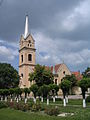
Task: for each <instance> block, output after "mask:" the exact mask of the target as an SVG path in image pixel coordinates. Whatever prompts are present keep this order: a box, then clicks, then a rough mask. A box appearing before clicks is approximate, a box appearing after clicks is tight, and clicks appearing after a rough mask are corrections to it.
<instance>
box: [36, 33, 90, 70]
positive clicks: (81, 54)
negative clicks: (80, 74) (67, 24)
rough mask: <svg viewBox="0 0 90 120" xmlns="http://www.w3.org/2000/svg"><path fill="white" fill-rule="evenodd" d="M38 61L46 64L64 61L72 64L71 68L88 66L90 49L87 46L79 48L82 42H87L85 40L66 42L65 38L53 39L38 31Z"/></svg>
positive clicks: (69, 64)
mask: <svg viewBox="0 0 90 120" xmlns="http://www.w3.org/2000/svg"><path fill="white" fill-rule="evenodd" d="M34 37H35V38H37V40H36V49H37V52H36V61H37V63H41V64H45V65H55V64H58V63H62V62H63V61H64V62H65V63H66V64H67V65H68V66H70V69H71V70H72V68H74V69H75V67H77V66H78V67H77V68H78V69H79V70H80V69H81V66H83V67H86V66H88V65H89V64H90V49H88V48H86V47H85V46H82V47H80V49H79V48H78V47H79V46H80V45H81V44H87V42H85V41H83V43H82V41H77V42H75V41H72V42H71V41H69V42H70V44H69V43H66V41H65V40H64V39H60V40H57V39H54V40H53V39H51V38H49V37H47V36H45V35H43V33H36V34H34ZM76 49H77V50H76Z"/></svg>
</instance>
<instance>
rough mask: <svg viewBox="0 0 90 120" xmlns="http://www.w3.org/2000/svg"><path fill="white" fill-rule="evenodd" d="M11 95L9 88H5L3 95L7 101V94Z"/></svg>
mask: <svg viewBox="0 0 90 120" xmlns="http://www.w3.org/2000/svg"><path fill="white" fill-rule="evenodd" d="M8 95H9V89H3V96H4V98H5V102H7V96H8Z"/></svg>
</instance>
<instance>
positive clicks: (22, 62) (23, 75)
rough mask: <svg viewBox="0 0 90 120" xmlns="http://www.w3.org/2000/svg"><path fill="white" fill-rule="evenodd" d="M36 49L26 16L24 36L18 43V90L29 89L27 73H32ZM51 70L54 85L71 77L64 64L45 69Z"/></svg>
mask: <svg viewBox="0 0 90 120" xmlns="http://www.w3.org/2000/svg"><path fill="white" fill-rule="evenodd" d="M35 53H36V49H35V40H34V39H33V37H32V35H31V34H30V33H29V24H28V16H26V21H25V32H24V35H21V38H20V43H19V76H20V83H19V86H20V88H25V87H27V88H29V87H30V86H31V85H30V82H29V80H28V79H29V73H31V72H33V70H34V67H35V64H36V57H35V56H36V55H35ZM46 68H49V69H51V71H52V73H53V74H54V83H55V84H57V85H59V84H60V82H61V79H62V78H63V77H65V75H71V72H70V70H69V68H68V67H67V66H66V64H64V63H62V64H57V65H55V66H51V67H48V66H47V67H46Z"/></svg>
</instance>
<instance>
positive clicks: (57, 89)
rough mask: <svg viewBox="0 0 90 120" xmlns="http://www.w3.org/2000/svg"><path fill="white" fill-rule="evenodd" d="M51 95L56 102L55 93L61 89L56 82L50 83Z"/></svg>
mask: <svg viewBox="0 0 90 120" xmlns="http://www.w3.org/2000/svg"><path fill="white" fill-rule="evenodd" d="M50 91H51V95H52V96H53V102H55V95H57V92H58V91H59V86H58V85H56V84H50Z"/></svg>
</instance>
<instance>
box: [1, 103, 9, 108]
mask: <svg viewBox="0 0 90 120" xmlns="http://www.w3.org/2000/svg"><path fill="white" fill-rule="evenodd" d="M7 107H8V105H7V104H6V103H5V102H0V109H1V108H7Z"/></svg>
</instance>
